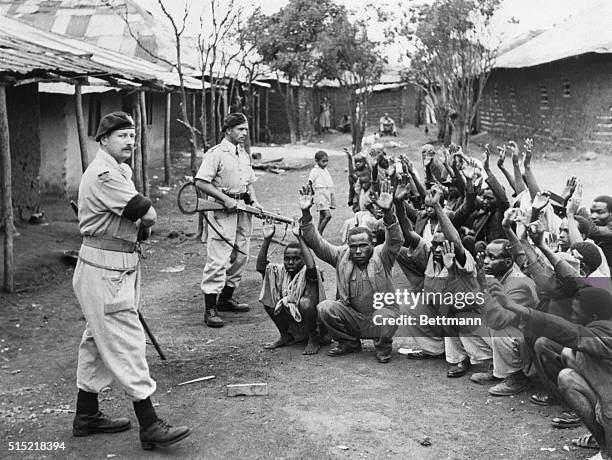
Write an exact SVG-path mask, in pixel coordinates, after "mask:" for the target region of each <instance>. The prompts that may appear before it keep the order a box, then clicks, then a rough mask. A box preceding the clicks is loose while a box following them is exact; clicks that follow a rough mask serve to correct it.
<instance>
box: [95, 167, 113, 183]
mask: <svg viewBox="0 0 612 460" xmlns="http://www.w3.org/2000/svg"><path fill="white" fill-rule="evenodd" d="M110 178H111V176H110V171H109V170H106V171H102V172H101V173H99V174H98V179H99V180H100V182H107V181H108V180H110Z"/></svg>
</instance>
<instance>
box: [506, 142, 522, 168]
mask: <svg viewBox="0 0 612 460" xmlns="http://www.w3.org/2000/svg"><path fill="white" fill-rule="evenodd" d="M508 149H509V150H510V154H511V155H512V163H514V164H517V163H518V162H519V159H520V157H519V149H518V145H516V142H514V141H509V142H508Z"/></svg>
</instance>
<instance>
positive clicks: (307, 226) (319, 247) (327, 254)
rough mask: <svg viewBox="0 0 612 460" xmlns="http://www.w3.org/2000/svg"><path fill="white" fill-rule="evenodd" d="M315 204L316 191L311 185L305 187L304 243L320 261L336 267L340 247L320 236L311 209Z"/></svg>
mask: <svg viewBox="0 0 612 460" xmlns="http://www.w3.org/2000/svg"><path fill="white" fill-rule="evenodd" d="M313 204H314V190H313V189H312V187H311V186H310V185H305V186H304V187H302V189H301V190H300V208H301V209H302V218H301V219H300V234H301V235H302V238H303V239H304V242H305V243H306V244H307V245H308V247H309V248H311V249H312V250H313V251H314V253H315V254H316V256H317V257H318V258H319V259H321V260H322V261H324V262H327V263H328V264H330V265H332V266H333V267H335V266H336V263H337V261H338V256H339V255H340V247H339V246H334V245H333V244H330V243H329V242H327V241H325V240H324V239H323V238H322V237H321V235H319V232H318V231H317V229H316V228H315V226H314V224H313V221H312V215H311V214H310V208H311V207H312V205H313Z"/></svg>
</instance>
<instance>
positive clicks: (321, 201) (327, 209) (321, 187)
mask: <svg viewBox="0 0 612 460" xmlns="http://www.w3.org/2000/svg"><path fill="white" fill-rule="evenodd" d="M328 164H329V156H328V155H327V153H325V152H324V151H323V150H319V151H318V152H317V153H315V166H314V168H312V170H311V171H310V175H309V176H308V183H309V184H310V185H311V187H312V189H313V192H314V203H315V208H316V209H317V211H319V226H318V228H317V230H318V231H319V234H320V235H323V230H325V227H326V226H327V224H328V222H329V221H330V220H331V217H332V216H331V210H332V209H336V198H335V195H334V180H333V179H332V177H331V174H329V170H328V169H327V165H328Z"/></svg>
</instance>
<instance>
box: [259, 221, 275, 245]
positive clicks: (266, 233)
mask: <svg viewBox="0 0 612 460" xmlns="http://www.w3.org/2000/svg"><path fill="white" fill-rule="evenodd" d="M262 232H263V237H264V240H270V239H272V237H273V236H274V233H275V232H276V226H275V225H274V224H273V223H271V222H268V221H267V220H266V221H265V222H264V225H263V227H262Z"/></svg>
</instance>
